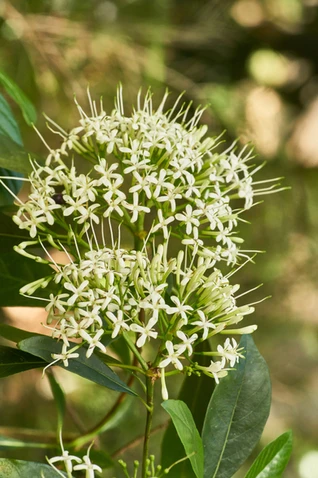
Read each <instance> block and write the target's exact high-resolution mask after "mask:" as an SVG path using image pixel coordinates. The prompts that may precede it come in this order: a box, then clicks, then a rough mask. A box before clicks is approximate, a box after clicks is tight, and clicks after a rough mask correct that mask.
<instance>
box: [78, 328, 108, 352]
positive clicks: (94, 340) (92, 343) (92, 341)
mask: <svg viewBox="0 0 318 478" xmlns="http://www.w3.org/2000/svg"><path fill="white" fill-rule="evenodd" d="M103 334H104V330H103V329H99V331H98V332H96V334H95V336H94V337H91V336H90V335H89V334H88V333H87V332H86V331H85V330H81V331H80V336H81V337H82V339H84V340H86V342H88V343H89V346H88V349H87V352H86V357H87V358H89V357H90V356H91V355H92V353H93V352H94V349H95V347H97V348H99V349H100V350H101V351H102V352H104V353H106V347H105V345H104V344H102V343H101V342H100V341H99V339H100V338H101V336H102V335H103Z"/></svg>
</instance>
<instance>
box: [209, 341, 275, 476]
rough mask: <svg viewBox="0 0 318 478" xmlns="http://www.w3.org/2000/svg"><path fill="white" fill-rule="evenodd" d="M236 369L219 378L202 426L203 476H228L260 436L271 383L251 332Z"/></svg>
mask: <svg viewBox="0 0 318 478" xmlns="http://www.w3.org/2000/svg"><path fill="white" fill-rule="evenodd" d="M240 346H242V347H244V349H245V359H241V360H240V362H239V364H237V366H236V370H231V371H230V372H229V374H228V375H227V376H226V377H224V378H222V379H221V380H220V383H219V385H217V387H216V389H215V391H214V393H213V395H212V398H211V400H210V403H209V406H208V409H207V412H206V417H205V421H204V425H203V431H202V439H203V446H204V458H205V466H204V478H216V477H217V478H231V477H232V476H233V475H234V473H235V472H236V471H237V469H238V468H239V467H240V465H241V464H242V463H243V462H244V461H245V460H246V458H247V457H248V456H249V455H250V453H251V452H252V450H253V449H254V447H255V445H256V444H257V442H258V441H259V439H260V436H261V434H262V431H263V428H264V426H265V423H266V421H267V418H268V414H269V410H270V403H271V383H270V378H269V373H268V368H267V365H266V362H265V360H264V359H263V357H262V356H261V355H260V353H259V351H258V350H257V348H256V346H255V344H254V342H253V339H252V337H251V336H250V335H243V337H242V339H241V341H240Z"/></svg>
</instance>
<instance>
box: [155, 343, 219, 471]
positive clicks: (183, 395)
mask: <svg viewBox="0 0 318 478" xmlns="http://www.w3.org/2000/svg"><path fill="white" fill-rule="evenodd" d="M210 350H211V349H210V346H209V343H208V341H207V340H205V341H204V342H201V343H200V344H199V345H198V346H197V347H196V348H195V352H208V351H210ZM210 361H211V358H209V357H207V356H202V358H201V359H200V364H201V365H203V366H205V365H206V366H208V365H209V364H210ZM214 388H215V381H214V380H213V379H212V378H211V377H208V376H207V375H204V374H202V375H201V377H198V376H197V375H195V374H192V375H191V376H186V377H185V379H184V381H183V384H182V387H181V390H180V394H179V397H178V399H179V400H182V401H183V402H185V403H186V404H187V405H188V407H189V409H190V410H191V413H192V415H193V419H194V422H195V424H196V427H197V429H198V431H199V433H201V430H202V426H203V422H204V417H205V411H206V409H207V406H208V404H209V401H210V398H211V395H212V392H213V390H214ZM183 457H184V448H183V446H182V443H181V442H180V440H179V439H178V435H177V432H176V430H175V427H174V425H173V423H172V422H171V423H170V424H169V426H168V428H167V430H166V432H165V434H164V437H163V440H162V445H161V464H162V466H163V468H168V467H169V466H170V465H171V464H172V463H175V462H177V461H178V460H180V459H182V458H183ZM170 477H171V478H192V477H193V471H192V466H191V463H190V462H189V460H184V461H182V462H181V463H178V464H177V465H175V466H174V467H173V468H172V469H171V470H170V472H169V478H170Z"/></svg>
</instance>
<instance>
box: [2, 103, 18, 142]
mask: <svg viewBox="0 0 318 478" xmlns="http://www.w3.org/2000/svg"><path fill="white" fill-rule="evenodd" d="M0 134H2V135H3V136H8V137H9V138H11V139H12V141H14V142H15V143H16V144H19V145H20V146H23V141H22V138H21V133H20V129H19V126H18V123H17V122H16V120H15V118H14V116H13V114H12V111H11V108H10V106H9V104H8V103H7V101H6V99H5V98H4V97H3V96H2V95H1V94H0Z"/></svg>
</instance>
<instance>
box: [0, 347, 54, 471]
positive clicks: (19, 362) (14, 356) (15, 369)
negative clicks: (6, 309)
mask: <svg viewBox="0 0 318 478" xmlns="http://www.w3.org/2000/svg"><path fill="white" fill-rule="evenodd" d="M45 365H46V364H45V362H43V360H41V359H40V358H39V357H34V355H30V354H28V353H26V352H23V351H22V350H18V349H14V348H12V347H6V346H5V345H0V378H3V377H8V376H9V375H14V374H15V373H20V372H25V371H26V370H30V369H32V368H39V367H44V366H45ZM0 476H1V475H0Z"/></svg>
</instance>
